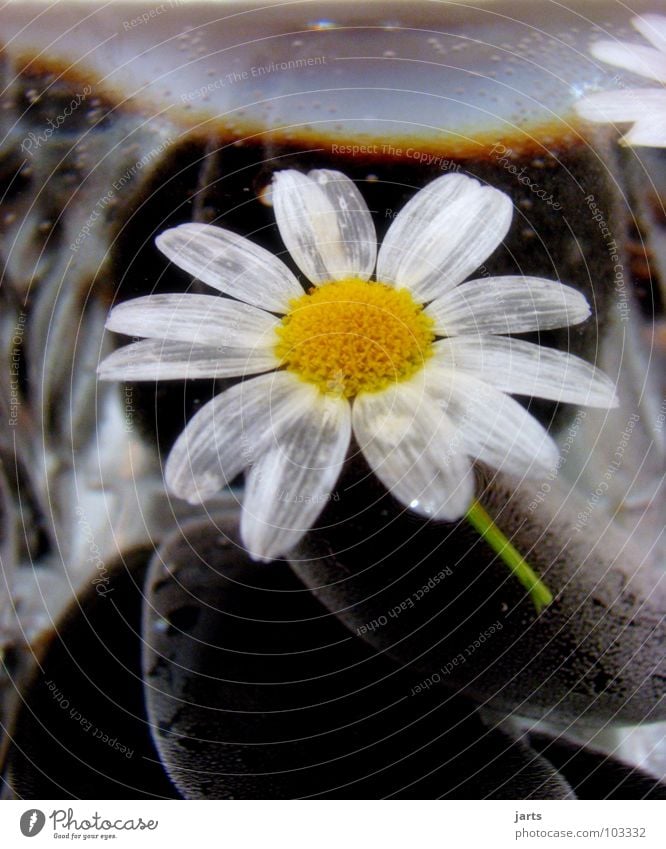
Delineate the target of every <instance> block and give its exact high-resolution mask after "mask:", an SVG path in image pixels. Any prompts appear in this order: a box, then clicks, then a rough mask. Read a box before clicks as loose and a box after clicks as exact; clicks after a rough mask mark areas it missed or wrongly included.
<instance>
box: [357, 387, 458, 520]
mask: <svg viewBox="0 0 666 849" xmlns="http://www.w3.org/2000/svg"><path fill="white" fill-rule="evenodd" d="M352 422H353V428H354V435H355V436H356V440H357V441H358V443H359V446H360V448H361V450H362V451H363V454H364V455H365V457H366V459H367V461H368V463H369V464H370V466H371V467H372V469H373V471H374V472H375V474H376V475H377V477H378V478H379V479H380V480H381V482H382V483H383V484H384V486H385V487H386V488H387V489H388V490H389V491H390V492H391V494H392V495H393V496H394V497H395V498H397V499H398V501H400V502H401V503H402V504H404V505H405V506H406V507H409V508H410V509H411V510H414V511H415V512H417V513H419V514H421V515H422V516H428V517H430V518H433V519H439V520H443V521H455V520H456V519H459V518H460V517H461V516H462V515H464V513H465V512H466V511H467V509H468V508H469V506H470V504H471V502H472V499H473V498H474V478H473V474H472V471H471V465H470V463H469V460H468V459H467V457H466V456H465V451H464V448H463V445H462V442H461V438H460V435H459V434H456V431H455V430H454V428H453V426H452V424H451V422H450V420H449V419H448V418H447V416H446V415H444V414H443V413H442V412H441V411H440V410H439V409H437V406H436V405H435V403H434V401H433V399H432V398H431V397H429V396H428V395H427V394H426V393H424V392H423V391H422V390H419V389H416V388H414V387H412V386H411V385H410V384H409V383H404V384H399V385H397V386H395V387H392V388H391V389H388V390H386V391H385V392H377V393H366V394H362V395H359V396H358V397H357V398H356V400H355V401H354V406H353V408H352Z"/></svg>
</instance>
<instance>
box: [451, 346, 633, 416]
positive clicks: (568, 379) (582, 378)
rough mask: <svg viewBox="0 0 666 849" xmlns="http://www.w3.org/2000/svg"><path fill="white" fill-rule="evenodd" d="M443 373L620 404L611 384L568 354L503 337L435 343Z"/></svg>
mask: <svg viewBox="0 0 666 849" xmlns="http://www.w3.org/2000/svg"><path fill="white" fill-rule="evenodd" d="M435 351H436V353H435V357H436V359H437V362H438V363H440V364H441V365H442V366H443V367H445V368H448V369H451V370H454V371H458V370H461V371H464V372H467V373H469V374H470V375H472V376H474V377H477V378H479V379H480V380H483V381H484V382H485V383H489V384H491V385H492V386H494V387H495V389H499V390H501V391H502V392H510V393H512V394H514V395H529V396H531V397H534V398H548V399H550V400H552V401H564V402H567V403H569V404H581V405H584V406H588V407H604V408H607V407H615V406H617V404H618V400H617V397H616V395H615V387H614V386H613V382H612V381H611V380H610V379H609V378H608V377H607V376H606V375H605V374H604V373H603V372H602V371H600V370H599V369H597V368H595V367H594V366H592V365H590V363H587V362H585V360H581V359H580V358H579V357H574V356H573V355H572V354H568V353H566V352H565V351H557V350H555V349H553V348H544V347H543V346H541V345H535V344H534V343H532V342H525V341H524V340H523V339H507V338H505V337H502V336H456V337H454V338H452V339H442V340H440V341H439V342H437V343H435Z"/></svg>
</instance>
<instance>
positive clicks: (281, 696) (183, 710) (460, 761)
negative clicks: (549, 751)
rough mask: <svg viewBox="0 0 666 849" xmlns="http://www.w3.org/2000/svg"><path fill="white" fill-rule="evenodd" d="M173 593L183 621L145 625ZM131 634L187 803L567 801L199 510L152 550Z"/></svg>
mask: <svg viewBox="0 0 666 849" xmlns="http://www.w3.org/2000/svg"><path fill="white" fill-rule="evenodd" d="M221 540H222V542H221ZM168 574H171V575H173V576H174V577H173V579H172V580H171V582H170V583H169V582H167V581H166V579H165V575H168ZM175 576H177V577H175ZM185 600H186V604H187V606H188V607H192V606H195V605H196V606H198V608H199V611H200V615H199V616H198V617H197V619H196V622H195V623H194V624H193V625H192V627H191V628H190V629H189V630H187V631H186V630H180V631H179V630H176V629H168V630H165V629H155V628H153V627H151V625H152V623H153V622H154V621H155V620H156V619H159V618H160V617H166V616H169V615H170V614H169V611H172V610H178V609H182V607H180V606H179V605H182V604H184V603H185ZM144 636H145V641H146V642H145V644H144V676H145V693H146V700H147V704H148V713H149V716H150V720H151V725H152V728H153V736H154V740H155V744H156V747H157V749H158V750H159V752H160V757H161V758H162V761H163V763H164V765H165V768H166V770H167V772H168V774H169V776H170V777H171V779H172V780H173V781H174V782H175V784H176V785H177V786H178V788H179V789H180V791H181V792H182V793H183V795H185V796H187V797H190V798H225V799H231V798H280V799H284V798H303V797H318V798H384V797H395V798H439V797H443V798H447V797H448V798H470V797H471V798H516V799H519V798H544V799H545V798H548V799H550V798H571V797H572V791H571V788H570V786H569V784H568V782H567V781H566V780H565V779H563V778H562V777H561V776H560V775H559V774H558V773H557V771H556V770H553V768H552V766H551V765H550V764H549V763H548V761H547V760H546V759H544V758H542V757H541V756H539V755H537V754H536V753H535V752H533V751H532V750H531V749H530V748H529V746H527V745H526V744H525V743H522V742H516V741H515V740H514V739H513V738H512V737H510V736H508V735H507V734H505V733H503V732H502V731H499V730H497V729H495V728H492V727H488V726H486V725H484V724H483V723H482V721H481V719H480V718H479V717H478V715H477V714H476V713H475V711H474V707H473V705H471V704H470V702H469V701H468V700H467V699H465V698H461V697H460V696H456V695H452V694H449V693H446V692H443V691H442V690H441V689H440V690H439V691H437V692H430V693H425V694H423V695H419V696H414V695H413V694H412V690H413V687H414V685H415V682H416V680H417V679H418V676H419V675H420V672H419V671H418V669H416V668H414V667H413V666H412V665H411V664H405V665H398V664H395V663H394V662H392V661H391V660H390V659H389V658H387V657H386V656H384V655H382V654H379V653H376V652H375V651H374V650H373V649H372V648H371V646H369V645H368V643H367V642H365V641H363V640H360V639H357V638H355V637H354V636H353V635H351V634H350V633H349V632H348V631H347V630H346V629H345V628H344V627H343V626H342V625H341V624H340V623H339V622H338V621H337V619H336V618H335V617H334V616H332V615H331V614H330V613H328V612H327V611H326V609H325V608H324V607H322V606H321V605H320V604H319V603H318V602H317V601H316V600H315V599H314V598H313V596H312V594H311V593H310V592H309V591H308V590H307V588H306V587H305V586H304V585H303V584H302V583H300V581H299V580H298V579H297V578H296V577H295V575H294V573H293V572H292V571H291V570H290V569H289V567H288V565H287V564H286V563H284V562H275V563H272V564H270V565H264V564H256V563H253V562H251V561H249V560H248V559H247V557H246V556H245V555H244V553H243V551H242V549H241V547H240V546H239V545H238V537H237V528H236V527H235V526H234V525H232V524H230V523H228V522H226V521H225V522H221V521H219V520H218V521H216V519H215V517H214V516H213V517H212V521H208V520H206V521H203V522H192V523H190V524H189V525H184V526H183V527H182V528H181V530H180V531H178V532H177V533H175V534H174V535H173V536H172V537H171V539H170V540H168V541H167V542H166V543H165V544H164V546H163V547H162V548H161V550H160V551H159V552H158V554H157V555H156V557H155V559H154V560H153V564H152V567H151V571H150V574H149V577H148V582H147V588H146V607H145V628H144Z"/></svg>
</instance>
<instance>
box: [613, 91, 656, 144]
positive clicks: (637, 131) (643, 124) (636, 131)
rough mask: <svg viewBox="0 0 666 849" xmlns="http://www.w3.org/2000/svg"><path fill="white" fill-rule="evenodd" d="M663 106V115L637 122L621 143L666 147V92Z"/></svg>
mask: <svg viewBox="0 0 666 849" xmlns="http://www.w3.org/2000/svg"><path fill="white" fill-rule="evenodd" d="M662 94H663V95H664V98H663V103H662V105H661V107H660V108H661V113H660V114H654V115H651V116H649V117H646V118H645V119H644V120H640V121H637V122H636V123H635V124H634V126H633V127H632V128H631V130H629V132H628V133H626V134H625V135H624V136H623V137H622V139H621V141H622V143H623V144H626V145H643V146H644V147H666V92H662Z"/></svg>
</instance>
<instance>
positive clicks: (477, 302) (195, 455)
mask: <svg viewBox="0 0 666 849" xmlns="http://www.w3.org/2000/svg"><path fill="white" fill-rule="evenodd" d="M273 204H274V209H275V217H276V221H277V225H278V228H279V231H280V235H281V237H282V239H283V241H284V243H285V245H286V246H287V248H288V250H289V252H290V254H291V257H292V259H293V260H294V262H295V263H296V265H297V266H298V267H299V268H300V270H301V272H302V273H303V275H304V276H305V277H306V278H307V279H308V280H309V281H310V283H311V284H313V286H312V287H311V288H310V289H309V290H308V291H307V293H306V292H304V290H303V288H302V286H301V285H300V283H299V282H298V280H297V279H296V277H295V276H294V275H293V274H292V272H291V271H290V270H289V269H288V268H287V266H286V265H284V264H283V263H282V262H281V261H280V260H279V259H278V258H277V257H275V256H274V255H273V254H271V253H270V252H268V251H267V250H265V249H264V248H261V247H259V246H258V245H256V244H254V243H253V242H251V241H249V240H248V239H246V238H243V237H242V236H239V235H237V234H235V233H232V232H230V231H228V230H223V229H221V228H219V227H214V226H209V225H206V224H183V225H181V226H179V227H175V228H173V229H170V230H167V231H166V232H164V233H162V234H161V235H160V236H158V238H157V245H158V247H159V249H160V250H161V251H162V252H163V253H164V254H166V256H167V257H168V258H169V259H170V260H171V261H172V262H174V263H175V264H176V265H178V266H179V267H180V268H182V269H184V270H185V271H187V272H188V273H190V274H192V275H193V276H195V277H196V278H198V279H199V280H202V281H203V282H205V283H207V284H208V285H210V286H212V287H213V288H214V289H217V290H218V292H221V293H223V294H224V295H227V296H230V297H225V298H221V297H219V296H210V295H196V294H173V295H149V296H147V297H142V298H137V299H136V300H133V301H128V302H126V303H122V304H120V305H119V306H117V307H115V308H114V309H113V310H112V312H111V314H110V317H109V319H108V325H107V326H108V327H109V329H111V330H114V331H116V332H119V333H125V334H128V335H136V336H141V337H146V338H145V340H144V341H140V342H135V343H133V344H131V345H128V346H127V347H124V348H121V349H119V350H117V351H116V352H115V353H113V354H112V355H111V356H110V357H108V358H107V359H106V360H105V361H104V362H103V363H102V365H101V366H100V375H101V377H102V378H104V379H107V380H156V379H169V378H174V379H175V378H178V379H181V378H194V377H207V378H210V377H242V378H244V379H243V380H242V381H240V382H238V383H237V384H235V385H234V386H233V387H232V388H231V389H227V390H226V391H224V392H222V393H221V394H219V395H218V396H217V397H215V398H214V399H213V400H212V401H210V402H209V403H208V404H207V405H206V406H205V407H203V408H202V409H201V410H200V411H199V412H198V413H197V414H196V415H195V416H194V417H193V418H192V420H191V421H190V422H189V424H188V425H187V427H186V429H185V430H184V432H183V433H182V434H181V436H180V437H179V438H178V440H177V442H176V444H175V445H174V447H173V449H172V451H171V454H170V456H169V458H168V461H167V464H166V472H165V476H166V483H167V486H168V488H169V489H170V490H171V492H172V493H174V494H175V495H177V496H180V497H182V498H184V499H187V500H188V501H190V502H192V503H199V502H202V501H204V500H205V499H207V498H210V497H211V496H214V495H215V494H216V493H218V492H219V491H220V490H221V489H222V488H223V487H225V486H226V485H227V484H229V483H230V482H231V481H232V480H233V478H235V477H236V475H238V473H239V472H241V471H243V470H245V472H246V486H245V492H244V499H243V510H242V516H241V534H242V538H243V542H244V544H245V545H246V546H247V549H248V551H249V553H250V554H251V555H252V556H253V557H254V558H255V559H258V560H264V561H268V560H271V559H273V558H276V557H279V556H281V555H284V554H286V553H287V552H288V551H289V550H290V549H292V548H293V547H294V546H295V545H296V544H297V543H298V541H299V539H300V538H301V537H302V536H303V534H305V533H306V532H307V531H308V529H309V528H311V527H312V526H313V525H314V523H315V521H316V520H317V517H318V516H319V514H320V512H321V511H322V509H323V507H324V505H325V503H326V501H327V500H328V498H329V497H330V494H331V491H332V490H333V488H334V487H335V484H336V481H337V479H338V476H339V474H340V471H341V469H342V466H343V463H344V461H345V457H346V456H347V452H348V450H349V447H350V442H351V439H352V435H353V436H354V437H355V440H356V443H357V445H358V448H359V449H360V451H362V452H363V454H364V456H365V458H366V460H367V461H368V463H369V464H370V466H371V467H372V469H373V470H374V472H375V474H376V475H377V476H378V477H379V479H380V480H381V481H382V483H383V484H384V485H385V486H386V488H387V489H388V490H390V491H391V493H392V494H393V495H394V496H395V498H397V499H398V500H399V501H400V502H402V504H404V505H405V506H407V507H408V508H409V509H411V510H413V511H415V512H416V513H418V514H420V515H422V516H425V517H431V518H433V519H439V520H446V521H453V520H456V519H458V518H460V517H461V516H463V515H464V514H465V513H466V511H468V508H470V505H471V504H472V502H473V500H474V477H473V474H472V461H473V460H481V461H483V462H484V463H487V464H489V465H491V466H493V467H495V468H498V469H502V470H503V471H505V472H509V473H512V474H515V475H519V476H523V475H542V474H544V473H545V472H547V471H548V470H549V469H551V468H552V467H553V466H554V465H555V463H556V462H557V458H558V452H557V448H556V446H555V443H554V442H553V440H552V439H551V437H550V436H549V435H548V434H547V433H546V431H545V429H544V428H543V427H542V426H541V425H540V424H539V423H538V422H537V421H536V419H534V418H533V417H532V416H531V415H530V414H529V413H528V412H527V411H526V410H525V409H524V408H523V407H522V406H521V405H520V404H519V403H518V402H517V401H515V400H514V399H513V398H511V397H510V395H509V394H507V393H515V394H518V395H527V396H539V397H541V398H548V399H552V400H555V401H566V402H570V403H573V404H588V405H592V406H598V407H609V406H612V405H614V404H615V403H616V401H615V395H614V390H613V386H612V384H611V382H610V380H609V379H608V378H607V377H606V376H605V375H603V374H602V373H601V372H600V371H598V370H597V369H596V368H594V367H593V366H591V365H590V364H589V363H586V362H584V361H583V360H581V359H579V358H577V357H574V356H572V355H570V354H567V353H563V352H560V351H556V350H553V349H550V348H543V347H540V346H538V345H535V344H533V343H530V342H526V341H523V340H516V339H510V338H507V337H506V336H504V335H503V334H507V333H525V332H528V331H536V330H546V329H549V328H556V327H566V326H568V325H572V324H578V323H579V322H581V321H584V320H585V319H586V318H588V316H589V315H590V309H589V306H588V304H587V301H586V300H585V298H584V297H583V296H582V295H581V294H580V293H579V292H577V291H576V290H574V289H572V288H570V287H568V286H564V285H561V284H560V283H555V282H551V281H548V280H542V279H539V278H536V277H525V276H508V277H488V278H485V279H479V280H470V281H469V282H467V283H463V281H464V280H466V278H467V277H469V276H470V274H471V273H472V272H473V271H474V270H475V269H476V268H478V267H479V265H480V264H481V263H482V262H483V261H484V260H485V259H486V258H487V257H488V256H489V255H490V254H491V253H492V252H493V251H494V250H495V249H496V247H497V246H498V245H499V244H500V242H501V241H502V239H503V238H504V236H505V235H506V233H507V231H508V230H509V226H510V224H511V218H512V214H513V207H512V203H511V200H510V199H509V198H508V196H507V195H505V194H504V193H502V192H500V191H498V190H497V189H493V188H490V187H488V186H483V185H481V184H480V183H479V182H477V181H476V180H474V179H471V178H469V177H466V176H463V175H461V174H448V175H446V176H443V177H440V178H439V179H437V180H435V181H434V182H432V183H430V184H429V185H428V186H426V188H424V189H423V190H422V191H420V192H418V193H417V194H416V195H415V196H414V197H413V198H412V199H411V200H410V201H409V203H407V205H406V206H405V207H404V208H403V209H402V210H401V212H400V213H399V215H398V216H397V217H396V219H395V220H394V222H393V223H392V225H391V227H390V229H389V231H388V233H387V235H386V238H385V239H384V242H383V244H382V245H381V248H380V249H379V252H378V251H377V243H376V236H375V229H374V225H373V221H372V217H371V215H370V212H369V210H368V208H367V206H366V204H365V202H364V200H363V198H362V196H361V194H360V192H359V190H358V189H357V188H356V186H355V184H354V183H353V182H352V181H351V180H350V179H349V178H348V177H346V176H345V175H344V174H341V173H339V172H337V171H328V170H319V171H311V172H310V173H309V174H307V175H305V174H302V173H299V172H298V171H292V170H289V171H282V172H279V173H278V174H276V176H275V178H274V183H273ZM375 268H376V273H375V275H374V276H373V272H374V271H375ZM460 284H463V285H460ZM249 375H255V376H252V377H249Z"/></svg>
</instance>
